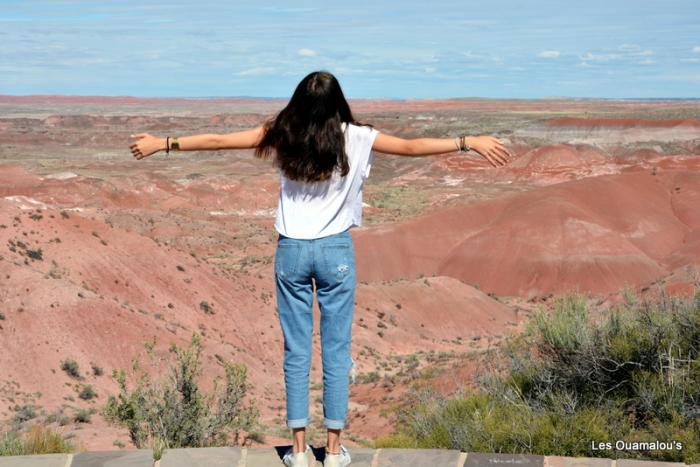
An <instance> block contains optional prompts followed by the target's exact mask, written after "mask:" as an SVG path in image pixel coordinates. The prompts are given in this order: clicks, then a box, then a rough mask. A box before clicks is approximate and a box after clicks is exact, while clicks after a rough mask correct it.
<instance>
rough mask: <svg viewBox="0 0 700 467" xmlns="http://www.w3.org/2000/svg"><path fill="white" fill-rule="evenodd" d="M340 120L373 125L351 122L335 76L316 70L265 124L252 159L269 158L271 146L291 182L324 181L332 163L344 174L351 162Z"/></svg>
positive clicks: (279, 164) (348, 108)
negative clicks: (262, 134)
mask: <svg viewBox="0 0 700 467" xmlns="http://www.w3.org/2000/svg"><path fill="white" fill-rule="evenodd" d="M343 122H346V125H349V124H350V123H353V124H355V125H361V126H369V127H373V126H372V125H370V124H365V123H360V122H357V121H355V119H354V118H353V116H352V112H351V111H350V106H349V105H348V102H347V101H346V100H345V96H344V95H343V91H342V90H341V89H340V84H339V83H338V80H337V79H336V78H335V76H333V75H332V74H331V73H330V72H328V71H325V70H321V71H314V72H313V73H309V74H308V75H306V76H305V77H304V79H302V80H301V82H300V83H299V84H298V85H297V88H296V90H295V91H294V94H293V95H292V98H291V99H290V100H289V103H288V104H287V106H286V107H285V108H284V109H282V110H281V111H280V112H279V113H278V114H277V115H276V116H274V117H272V118H270V119H269V120H267V121H266V122H265V123H264V124H263V127H264V133H265V134H264V136H263V138H262V140H261V141H260V144H258V146H257V147H256V149H255V157H258V158H261V159H267V158H268V157H269V156H270V155H271V154H272V152H273V149H274V150H275V151H274V152H275V153H276V157H275V159H274V160H273V165H275V166H276V167H279V168H281V169H282V171H283V173H284V175H285V176H286V177H287V178H289V179H290V180H299V181H305V182H316V181H323V180H327V179H329V178H330V177H331V176H332V174H333V171H334V170H335V168H336V167H338V168H339V169H340V175H341V176H345V175H347V174H348V171H349V170H350V166H349V165H348V157H347V154H346V152H345V137H344V135H343V130H342V128H341V124H342V123H343ZM346 130H347V128H346Z"/></svg>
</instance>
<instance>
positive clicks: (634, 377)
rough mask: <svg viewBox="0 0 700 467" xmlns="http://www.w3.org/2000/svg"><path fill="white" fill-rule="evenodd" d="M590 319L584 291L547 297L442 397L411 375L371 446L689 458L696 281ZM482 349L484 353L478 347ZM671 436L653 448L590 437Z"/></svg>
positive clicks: (698, 380) (699, 409) (694, 442)
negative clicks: (483, 368)
mask: <svg viewBox="0 0 700 467" xmlns="http://www.w3.org/2000/svg"><path fill="white" fill-rule="evenodd" d="M625 298H626V301H625V303H623V304H622V305H621V306H618V307H616V308H614V309H612V310H610V311H609V312H608V313H607V314H601V315H596V316H601V317H602V318H599V319H597V320H595V319H593V317H592V316H591V313H590V312H589V310H588V306H587V303H586V300H585V299H584V297H582V296H579V295H573V296H568V297H563V298H560V299H557V300H556V301H555V308H554V310H553V311H552V312H551V313H545V312H544V311H539V312H538V313H536V314H535V315H534V316H533V319H532V320H531V321H530V322H529V323H528V327H527V330H526V332H525V333H523V334H522V335H520V336H517V337H515V338H512V339H511V340H510V341H509V342H508V343H507V345H506V346H505V347H504V348H503V349H502V355H503V356H504V357H505V358H504V359H501V360H500V361H502V362H504V363H503V364H502V366H501V368H497V369H496V370H495V371H492V372H490V373H487V374H486V375H484V376H483V377H481V378H480V379H479V381H478V384H479V387H478V388H477V389H475V390H467V389H461V390H460V391H459V392H458V394H457V395H455V396H453V397H451V398H447V397H443V396H441V395H440V394H437V393H435V392H434V391H433V390H432V389H429V388H428V389H426V388H422V389H421V388H419V387H418V386H416V385H414V386H413V387H412V388H411V389H410V390H409V391H408V392H407V396H406V397H407V401H406V403H405V405H404V406H403V407H399V408H398V410H397V419H398V425H397V426H398V428H397V430H396V432H395V433H394V434H393V435H390V436H388V437H384V438H381V439H379V440H378V441H377V442H376V443H375V444H376V445H377V447H381V446H385V447H421V448H449V449H460V450H462V451H472V452H480V451H482V452H508V453H530V454H539V455H562V456H588V457H598V456H602V457H618V456H619V457H627V458H640V459H658V460H664V461H676V462H679V461H682V462H686V463H693V462H698V461H699V460H700V291H698V293H697V294H696V296H695V298H694V299H690V300H687V299H686V300H684V299H672V298H667V297H665V296H663V295H662V296H661V297H660V299H659V300H658V301H657V302H654V303H652V302H650V301H642V300H640V299H638V298H637V297H635V296H632V295H631V294H630V293H629V292H627V293H626V294H625ZM489 359H490V360H491V358H490V357H489ZM617 440H624V441H654V440H658V441H666V442H670V441H680V442H681V443H683V448H682V449H681V450H678V449H668V450H664V449H659V450H654V451H629V452H628V451H612V450H611V451H606V450H596V449H592V446H591V442H592V441H600V442H613V443H614V442H615V441H617Z"/></svg>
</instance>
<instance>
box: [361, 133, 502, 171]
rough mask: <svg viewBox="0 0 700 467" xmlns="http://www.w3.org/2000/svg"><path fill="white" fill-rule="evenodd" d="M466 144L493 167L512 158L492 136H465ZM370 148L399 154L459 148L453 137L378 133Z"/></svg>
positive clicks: (434, 152) (436, 151)
mask: <svg viewBox="0 0 700 467" xmlns="http://www.w3.org/2000/svg"><path fill="white" fill-rule="evenodd" d="M466 140H467V144H468V145H469V147H470V148H471V149H473V150H474V151H476V152H478V153H479V154H481V156H483V157H484V158H485V159H486V160H487V161H489V162H490V163H491V165H493V166H494V167H497V166H499V165H505V164H506V163H507V162H509V161H510V160H511V159H512V158H513V154H511V152H510V151H508V149H506V147H505V146H504V145H503V143H501V142H500V141H499V140H498V139H496V138H494V137H493V136H467V137H466ZM372 149H373V150H375V151H378V152H384V153H387V154H398V155H400V156H428V155H432V154H442V153H445V152H455V151H457V150H459V148H458V147H457V144H455V139H454V138H415V139H404V138H398V137H396V136H391V135H386V134H384V133H379V134H378V135H377V137H376V138H375V139H374V144H373V145H372Z"/></svg>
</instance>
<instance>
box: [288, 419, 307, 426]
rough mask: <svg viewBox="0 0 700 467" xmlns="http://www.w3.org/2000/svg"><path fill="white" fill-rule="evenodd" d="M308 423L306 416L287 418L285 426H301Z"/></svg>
mask: <svg viewBox="0 0 700 467" xmlns="http://www.w3.org/2000/svg"><path fill="white" fill-rule="evenodd" d="M308 424H309V419H308V417H307V418H297V419H294V420H287V428H303V427H305V426H306V425H308Z"/></svg>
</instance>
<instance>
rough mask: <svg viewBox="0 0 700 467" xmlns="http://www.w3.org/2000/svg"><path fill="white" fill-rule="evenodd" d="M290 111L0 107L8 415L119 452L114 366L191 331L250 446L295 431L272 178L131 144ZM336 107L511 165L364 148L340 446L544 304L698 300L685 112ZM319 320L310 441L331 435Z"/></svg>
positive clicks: (108, 103)
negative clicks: (245, 399)
mask: <svg viewBox="0 0 700 467" xmlns="http://www.w3.org/2000/svg"><path fill="white" fill-rule="evenodd" d="M285 102H286V101H285V100H282V99H242V98H241V99H238V98H230V99H223V98H222V99H161V98H158V99H155V98H154V99H145V98H130V97H114V98H107V97H77V96H0V418H2V419H4V420H10V419H12V418H13V417H16V416H17V415H18V413H23V414H25V415H26V414H30V415H33V417H36V418H46V417H48V416H50V415H52V414H53V415H54V417H53V420H54V423H56V424H57V425H61V427H62V428H61V429H62V431H63V432H65V433H71V434H73V435H74V437H75V438H76V439H77V440H79V442H80V443H81V445H82V446H83V447H84V448H85V449H89V450H106V449H120V448H122V449H124V448H126V449H128V448H130V447H133V446H131V444H130V441H129V436H128V433H127V432H126V430H124V429H119V428H116V427H114V426H112V425H109V424H108V423H106V422H105V420H104V419H103V418H102V417H101V415H100V413H99V409H100V407H101V406H102V405H103V404H104V403H105V401H106V399H107V397H108V396H109V395H110V394H115V393H116V392H117V391H118V385H117V383H116V382H115V381H114V379H113V378H112V377H111V375H112V371H113V370H115V369H128V368H129V367H130V365H131V362H132V359H133V358H134V357H137V356H139V355H143V354H144V352H145V349H144V343H146V342H155V347H156V348H157V349H159V350H161V351H163V352H167V349H168V347H169V346H170V344H171V343H176V344H178V345H186V344H187V342H189V340H190V338H191V336H192V334H193V333H199V334H201V335H202V336H203V343H204V355H205V359H204V366H203V385H204V386H205V387H207V388H212V387H213V381H214V378H215V377H217V376H220V375H221V374H222V372H223V370H222V366H221V361H222V360H224V359H225V360H230V361H235V362H241V363H244V364H245V365H246V366H247V368H248V380H249V383H250V390H249V397H250V399H251V400H253V399H254V400H255V401H257V405H258V408H259V409H260V412H261V422H262V423H263V424H264V426H265V430H264V433H265V439H264V442H260V443H258V445H262V446H273V445H275V444H279V443H280V442H281V441H282V440H289V439H290V438H289V430H288V429H287V428H286V425H285V400H284V379H283V370H282V355H283V343H282V334H281V330H280V327H279V323H278V320H277V317H276V311H275V296H274V293H275V289H274V281H273V279H274V274H273V257H274V251H275V244H276V240H277V232H276V231H275V230H274V227H273V223H274V216H275V208H276V206H277V199H278V189H279V175H278V173H277V171H276V169H274V168H273V167H272V166H271V164H270V163H269V162H266V161H260V160H258V159H255V158H254V157H253V155H252V150H246V151H233V150H231V151H219V152H216V151H212V152H208V151H202V152H184V151H183V152H171V154H170V156H166V155H165V154H164V153H158V154H156V155H153V156H151V157H148V158H146V159H144V160H141V161H137V160H135V159H133V157H132V156H131V154H130V153H129V150H128V145H129V143H130V138H129V135H130V134H133V133H143V132H148V133H151V134H154V135H161V136H164V135H166V134H167V135H185V134H195V133H227V132H232V131H239V130H243V129H248V128H252V127H255V126H257V125H259V124H261V123H262V122H263V121H264V120H265V119H267V118H269V117H270V116H272V115H274V114H275V113H276V112H277V111H279V110H280V109H281V108H283V106H284V105H285ZM350 105H351V106H352V109H353V112H354V114H355V116H356V118H357V119H358V120H359V121H361V122H363V123H371V124H372V125H374V126H375V127H376V128H377V129H378V130H379V131H382V132H386V133H388V134H392V135H395V136H401V137H404V138H421V137H436V138H442V137H454V136H457V135H461V134H490V135H494V136H496V137H498V138H499V139H501V140H502V141H503V142H505V143H506V146H508V148H509V149H510V150H511V151H512V152H513V153H514V154H515V155H516V158H515V160H513V161H512V163H510V164H509V165H508V166H506V167H502V168H493V167H491V166H490V164H489V163H488V162H487V161H486V160H485V159H483V158H481V157H480V156H479V155H478V154H476V153H474V152H470V153H467V154H458V153H456V152H455V153H450V154H441V155H433V156H425V157H405V156H396V155H389V154H381V153H376V154H375V156H374V164H373V166H372V170H371V175H370V177H369V179H368V180H367V182H366V183H365V188H364V202H365V206H364V211H363V222H364V225H363V226H362V227H360V228H356V229H353V230H352V236H353V239H354V241H355V248H356V253H357V266H358V288H357V296H356V300H357V301H356V308H355V326H354V328H353V355H354V359H355V361H356V362H357V371H358V378H357V380H356V382H355V383H354V384H352V385H351V386H350V388H351V390H350V414H349V422H348V426H347V428H346V430H345V431H344V434H343V436H344V442H345V443H347V445H348V446H353V445H355V446H358V445H362V444H363V443H365V442H367V441H369V440H372V439H374V438H376V437H378V436H381V435H385V434H388V433H390V432H391V431H392V429H393V424H394V420H393V419H392V415H391V409H392V408H393V407H395V406H396V405H397V404H400V403H401V400H402V394H403V393H404V392H405V391H406V390H407V389H408V388H409V387H410V385H411V384H413V383H415V382H417V381H420V382H423V383H425V384H430V385H432V386H434V387H435V388H437V389H438V390H440V391H441V392H444V393H445V394H449V393H451V392H452V391H455V390H456V389H457V388H459V387H460V386H469V385H471V384H472V383H473V381H474V378H475V377H476V375H478V374H479V373H481V372H483V371H486V369H487V368H488V365H489V362H488V359H484V358H483V355H485V354H486V353H487V352H488V351H489V350H490V349H493V348H497V347H498V346H499V345H500V344H501V343H502V342H503V341H504V340H505V339H507V338H508V336H510V335H514V334H517V333H519V332H521V331H522V329H523V326H524V325H525V323H526V322H527V320H528V318H529V317H530V316H531V314H532V313H533V311H534V310H536V309H542V308H545V309H546V308H547V307H548V306H549V305H550V303H551V302H552V300H553V299H554V298H555V297H557V296H559V295H562V294H565V293H569V292H574V291H578V292H580V293H583V294H585V295H586V296H587V297H588V299H589V301H590V303H591V304H592V305H593V306H595V308H596V310H597V312H599V313H605V311H606V310H607V309H608V307H610V306H611V305H613V304H615V303H617V302H618V301H619V300H621V294H622V292H623V290H633V291H636V292H639V293H641V294H648V295H651V296H658V295H659V294H665V295H671V296H674V295H677V296H690V295H692V294H694V293H695V291H696V290H697V288H698V287H700V103H698V101H697V100H666V101H663V100H659V101H654V100H649V101H639V100H637V101H635V100H585V99H581V100H564V99H544V100H489V99H450V100H428V99H416V100H413V99H407V100H350ZM314 307H315V309H314V313H315V331H314V356H313V366H312V373H311V385H312V386H311V393H310V406H311V413H312V415H313V417H314V422H313V426H312V427H311V429H310V430H309V434H308V436H309V440H310V441H313V440H314V437H317V438H316V439H319V440H320V439H322V438H323V437H325V433H324V432H323V431H322V430H321V421H322V404H321V401H320V396H321V394H322V391H321V389H320V384H319V383H320V382H321V377H322V373H321V372H322V368H321V363H320V336H319V326H318V324H319V310H318V307H317V304H315V305H314ZM67 361H72V362H74V363H75V366H74V367H73V368H74V369H75V370H77V371H76V372H75V373H77V375H76V374H73V375H71V374H69V372H68V371H66V370H65V362H67ZM156 370H157V369H156ZM163 370H164V368H163ZM86 386H90V387H91V388H92V390H94V394H93V395H92V396H91V397H87V398H86V397H82V395H84V390H85V387H86ZM91 409H94V410H91ZM81 413H82V414H83V415H84V416H83V417H76V414H81ZM27 416H28V415H27ZM85 419H87V420H85ZM62 421H64V422H65V423H61V422H62Z"/></svg>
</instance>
